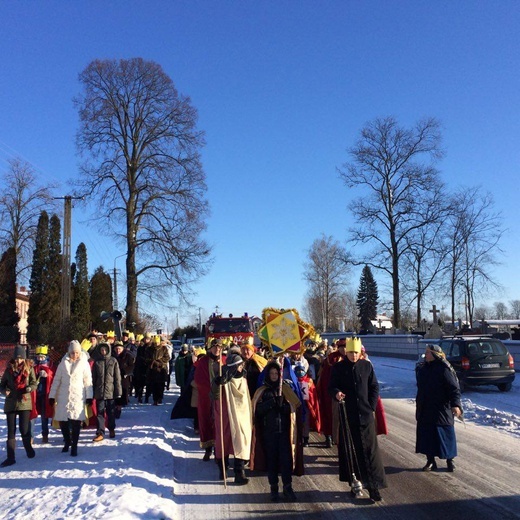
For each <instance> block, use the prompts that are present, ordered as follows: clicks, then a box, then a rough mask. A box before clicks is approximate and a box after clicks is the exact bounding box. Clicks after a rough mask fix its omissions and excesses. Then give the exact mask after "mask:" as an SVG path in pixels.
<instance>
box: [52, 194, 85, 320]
mask: <svg viewBox="0 0 520 520" xmlns="http://www.w3.org/2000/svg"><path fill="white" fill-rule="evenodd" d="M54 198H55V199H64V201H65V208H64V212H63V248H62V249H63V251H62V264H61V325H62V327H63V326H64V325H65V323H66V322H67V321H68V320H69V319H70V286H71V283H72V281H71V279H70V257H71V254H70V243H71V235H72V231H71V228H72V226H71V222H72V199H82V198H83V197H72V196H70V195H66V196H64V197H54Z"/></svg>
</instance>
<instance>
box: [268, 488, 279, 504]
mask: <svg viewBox="0 0 520 520" xmlns="http://www.w3.org/2000/svg"><path fill="white" fill-rule="evenodd" d="M269 496H270V498H271V502H278V500H280V495H279V493H278V486H277V485H276V486H271V493H270V494H269Z"/></svg>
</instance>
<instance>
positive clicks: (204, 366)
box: [193, 354, 225, 449]
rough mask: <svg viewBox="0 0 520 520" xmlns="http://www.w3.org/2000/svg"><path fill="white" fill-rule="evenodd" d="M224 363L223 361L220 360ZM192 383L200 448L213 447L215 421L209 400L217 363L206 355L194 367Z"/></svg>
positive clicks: (217, 366) (217, 367) (216, 373)
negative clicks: (193, 385) (194, 389)
mask: <svg viewBox="0 0 520 520" xmlns="http://www.w3.org/2000/svg"><path fill="white" fill-rule="evenodd" d="M222 362H223V363H225V359H223V360H222ZM193 366H194V367H195V374H194V376H193V381H194V383H195V384H196V385H197V396H198V398H197V415H198V418H199V435H200V447H201V448H204V449H206V448H210V447H212V446H214V445H215V421H214V418H213V417H214V416H213V406H212V399H211V382H212V381H213V379H214V378H215V376H218V375H219V362H218V361H217V360H214V359H212V357H211V356H210V355H209V354H207V355H205V356H202V357H201V358H200V359H199V360H198V361H197V362H196V363H195V364H194V365H193Z"/></svg>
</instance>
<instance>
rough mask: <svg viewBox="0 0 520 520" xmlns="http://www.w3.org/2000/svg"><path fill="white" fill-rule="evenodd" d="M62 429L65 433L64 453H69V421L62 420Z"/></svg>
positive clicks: (63, 433)
mask: <svg viewBox="0 0 520 520" xmlns="http://www.w3.org/2000/svg"><path fill="white" fill-rule="evenodd" d="M60 430H61V434H62V435H63V449H62V450H61V452H62V453H67V452H68V451H69V447H70V426H69V421H60Z"/></svg>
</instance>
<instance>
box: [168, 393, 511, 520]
mask: <svg viewBox="0 0 520 520" xmlns="http://www.w3.org/2000/svg"><path fill="white" fill-rule="evenodd" d="M385 409H386V414H387V420H388V423H389V429H390V431H389V435H388V436H386V437H381V436H380V437H379V442H380V447H381V450H382V453H383V460H384V464H385V469H386V474H387V481H388V488H387V489H384V490H382V491H381V494H382V496H383V501H382V502H380V503H377V504H373V503H371V501H369V500H368V498H366V499H355V498H352V497H351V495H350V493H349V488H348V485H346V484H345V483H342V482H339V480H338V476H337V464H338V460H337V456H336V448H335V446H333V447H332V448H330V449H326V448H325V447H324V443H323V437H321V436H318V435H316V434H313V435H312V436H311V445H310V447H309V448H306V449H305V455H306V459H305V469H306V474H305V475H304V476H302V477H295V478H294V480H293V487H294V490H295V492H296V495H297V498H298V501H297V502H296V503H284V502H282V501H281V502H279V503H276V504H273V503H271V502H270V501H269V486H268V483H267V477H266V476H265V475H263V474H251V472H248V473H249V477H250V482H249V484H248V485H246V486H234V484H233V477H232V471H231V470H230V471H229V481H228V485H227V488H225V487H224V484H222V483H221V482H219V481H217V480H216V479H217V468H216V466H215V464H214V463H213V462H207V463H205V462H202V461H201V457H202V452H201V451H200V450H199V448H198V442H197V439H196V438H195V437H194V436H192V437H193V438H190V436H189V435H185V436H184V437H185V441H184V442H185V443H186V446H185V449H186V451H185V452H184V454H183V455H182V456H179V457H177V458H176V460H175V461H174V473H175V474H174V477H175V486H174V494H175V500H176V501H177V502H178V504H179V505H180V510H181V518H182V519H187V520H197V519H199V518H200V519H214V520H220V519H250V518H251V519H252V518H254V519H273V520H274V519H285V518H291V519H292V518H294V519H309V520H311V519H312V520H315V519H316V520H317V519H331V520H333V519H334V520H335V519H345V518H348V519H356V520H357V519H367V520H368V519H378V520H381V519H383V520H386V519H406V520H432V519H442V520H466V519H467V520H488V519H489V520H491V519H492V520H507V519H520V442H519V440H518V439H517V438H516V437H514V436H512V435H510V434H507V433H502V432H499V431H496V430H494V429H493V428H492V427H486V426H478V425H471V424H468V425H467V426H466V427H464V425H462V424H457V427H456V428H457V438H458V449H459V456H458V457H457V458H456V459H455V462H456V466H457V467H456V471H455V472H454V473H448V472H447V471H446V468H445V463H444V461H441V462H440V464H439V470H438V471H437V472H431V473H425V472H423V471H421V468H422V466H423V465H424V462H425V460H424V457H423V456H422V455H417V454H415V453H414V447H415V419H414V411H415V406H414V403H413V402H412V401H411V400H408V399H387V400H385ZM186 430H187V429H186ZM367 496H368V495H367ZM179 520H180V519H179Z"/></svg>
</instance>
